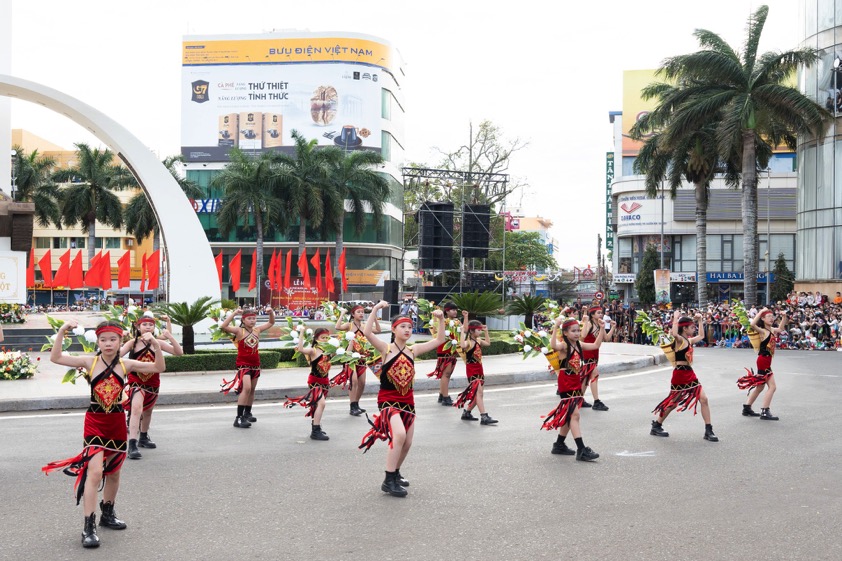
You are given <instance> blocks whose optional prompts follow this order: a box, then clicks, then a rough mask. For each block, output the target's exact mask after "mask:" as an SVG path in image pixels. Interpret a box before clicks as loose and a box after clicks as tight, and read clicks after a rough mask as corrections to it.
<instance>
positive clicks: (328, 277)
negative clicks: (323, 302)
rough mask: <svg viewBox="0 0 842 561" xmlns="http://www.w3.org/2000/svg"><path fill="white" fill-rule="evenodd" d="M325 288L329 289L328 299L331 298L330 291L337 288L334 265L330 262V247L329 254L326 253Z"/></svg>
mask: <svg viewBox="0 0 842 561" xmlns="http://www.w3.org/2000/svg"><path fill="white" fill-rule="evenodd" d="M325 288H326V289H327V295H328V299H330V293H331V292H334V291H335V290H336V284H335V283H334V282H333V267H332V266H331V264H330V249H329V248H328V250H327V255H325Z"/></svg>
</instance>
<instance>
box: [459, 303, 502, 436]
mask: <svg viewBox="0 0 842 561" xmlns="http://www.w3.org/2000/svg"><path fill="white" fill-rule="evenodd" d="M462 318H463V321H462V334H461V335H460V341H459V344H460V345H461V346H462V349H463V350H464V351H465V375H466V376H467V377H468V387H467V388H465V391H463V392H462V393H460V394H459V397H457V398H456V403H454V404H453V406H454V407H460V408H461V407H465V404H467V407H465V409H464V410H463V411H462V420H463V421H477V420H478V419H477V418H476V417H474V416H473V415H471V410H472V409H473V408H474V407H475V406H476V407H478V408H479V413H480V417H481V418H482V420H481V421H480V424H481V425H493V424H496V423H497V419H492V418H491V415H489V414H488V413H487V412H486V411H485V401H483V387H484V386H485V374H484V373H483V370H482V347H490V346H491V337H490V336H489V335H488V326H486V325H483V324H482V322H480V321H477V320H472V321H470V322H469V321H468V311H467V310H463V311H462ZM469 332H470V336H468V333H469ZM483 332H485V339H480V336H481V335H482V334H483ZM467 339H470V341H468V340H467Z"/></svg>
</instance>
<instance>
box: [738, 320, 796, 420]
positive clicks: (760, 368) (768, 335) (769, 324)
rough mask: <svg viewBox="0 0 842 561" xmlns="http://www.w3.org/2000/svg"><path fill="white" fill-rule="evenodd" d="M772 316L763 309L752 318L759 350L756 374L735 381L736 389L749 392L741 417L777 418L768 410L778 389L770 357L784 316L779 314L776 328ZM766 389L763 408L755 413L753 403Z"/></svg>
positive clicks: (784, 325)
mask: <svg viewBox="0 0 842 561" xmlns="http://www.w3.org/2000/svg"><path fill="white" fill-rule="evenodd" d="M774 321H775V320H774V314H772V311H771V310H769V309H768V308H763V309H762V310H760V312H759V313H758V314H757V315H756V316H754V319H753V320H752V321H751V326H752V327H753V328H754V330H755V331H757V332H758V333H759V334H760V348H758V349H757V374H755V373H754V371H752V370H748V368H746V370H747V371H748V374H746V375H745V376H743V377H742V378H740V379H739V380H737V387H738V388H740V389H741V390H749V392H748V399H747V400H746V402H745V404H743V416H745V417H758V416H759V417H760V418H761V419H763V420H764V421H777V420H778V417H776V416H774V415H772V412H771V411H769V408H770V407H771V406H772V397H773V396H774V395H775V390H776V389H777V388H778V386H777V384H775V373H774V372H772V357H773V356H775V343H776V341H777V338H778V334H780V332H781V331H784V330H785V329H786V323H787V318H786V314H785V313H783V314H781V321H780V323H779V324H778V326H777V327H775V325H774ZM764 387H765V388H767V390H768V391H767V392H766V396H765V397H764V398H763V407H762V408H761V409H760V413H755V412H754V410H752V408H751V406H752V405H753V404H754V401H755V400H756V399H757V397H758V396H759V395H760V392H762V391H763V388H764Z"/></svg>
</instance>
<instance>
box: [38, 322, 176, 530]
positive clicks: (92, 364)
mask: <svg viewBox="0 0 842 561" xmlns="http://www.w3.org/2000/svg"><path fill="white" fill-rule="evenodd" d="M77 325H78V324H77V323H76V321H74V320H69V321H66V322H65V323H64V324H63V325H62V326H61V327H60V328H59V330H58V333H57V334H56V338H55V342H54V343H53V349H52V351H50V360H51V361H52V362H54V363H56V364H61V365H63V366H68V367H70V368H79V369H83V370H84V371H85V372H84V377H85V379H86V380H87V381H88V383H89V384H90V386H91V404H90V406H88V411H87V412H86V413H85V429H84V439H85V440H84V448H83V449H82V452H81V453H80V454H79V455H78V456H75V457H72V458H67V459H65V460H60V461H57V462H51V463H49V464H47V465H46V466H44V467H42V468H41V469H42V470H43V471H44V473H49V472H51V471H53V470H57V469H63V470H64V473H66V474H67V475H70V476H75V477H76V484H75V487H74V489H75V491H76V504H79V502H80V501H82V502H83V508H84V511H85V525H84V530H83V532H82V546H83V547H99V536H97V533H96V513H95V512H96V500H97V494H98V489H99V486H100V483H101V482H102V480H103V478H105V485H104V487H103V492H102V501H100V503H99V506H100V509H101V511H102V516H101V517H100V521H99V524H100V526H105V527H106V528H113V529H115V530H123V529H125V528H126V523H125V522H123V521H122V520H120V519H119V518H117V513H116V512H115V511H114V502H115V500H116V499H117V490H118V489H119V488H120V468H121V467H122V465H123V461H124V460H125V459H126V436H127V433H126V416H125V413H124V412H123V404H122V402H121V396H122V394H123V388H124V387H125V385H126V375H127V373H128V372H130V371H133V372H144V373H153V372H163V371H164V368H165V366H166V365H165V364H164V356H163V353H161V347H160V345H159V344H158V341H157V340H156V339H155V338H154V337H153V336H152V334H151V333H150V334H146V335H144V336H143V337H142V339H143V340H144V342H146V343H148V344H149V345H151V347H152V349H153V350H154V351H155V362H140V361H137V360H120V355H119V351H120V343H121V342H122V339H123V326H122V325H120V324H119V323H117V322H111V321H106V322H103V323H101V324H99V325H98V326H97V328H96V336H97V345H98V346H99V351H100V354H97V355H95V356H71V355H68V354H64V353H63V352H62V342H63V340H64V337H65V334H66V333H67V330H68V329H74V328H75V327H76V326H77Z"/></svg>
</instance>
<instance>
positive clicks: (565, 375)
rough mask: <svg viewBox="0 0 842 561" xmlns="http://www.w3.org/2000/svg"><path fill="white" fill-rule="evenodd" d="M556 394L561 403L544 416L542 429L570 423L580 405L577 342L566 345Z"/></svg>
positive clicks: (556, 427)
mask: <svg viewBox="0 0 842 561" xmlns="http://www.w3.org/2000/svg"><path fill="white" fill-rule="evenodd" d="M557 393H558V395H559V397H560V398H561V401H560V402H559V404H558V406H557V407H556V408H555V409H553V410H552V411H550V412H549V413H547V414H546V415H544V417H543V418H544V423H543V424H542V425H541V428H542V429H545V430H556V429H560V428H561V427H563V426H564V425H566V424H568V423H569V422H570V419H571V418H572V417H573V413H575V412H576V409H578V408H579V407H580V406H581V405H582V401H583V400H584V398H583V397H582V345H581V344H580V343H579V342H578V341H576V343H567V356H565V357H564V360H562V361H561V369H560V370H559V371H558V391H557Z"/></svg>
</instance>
